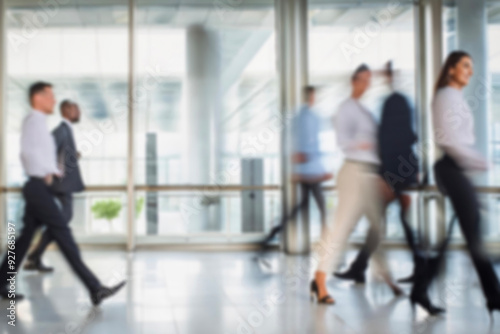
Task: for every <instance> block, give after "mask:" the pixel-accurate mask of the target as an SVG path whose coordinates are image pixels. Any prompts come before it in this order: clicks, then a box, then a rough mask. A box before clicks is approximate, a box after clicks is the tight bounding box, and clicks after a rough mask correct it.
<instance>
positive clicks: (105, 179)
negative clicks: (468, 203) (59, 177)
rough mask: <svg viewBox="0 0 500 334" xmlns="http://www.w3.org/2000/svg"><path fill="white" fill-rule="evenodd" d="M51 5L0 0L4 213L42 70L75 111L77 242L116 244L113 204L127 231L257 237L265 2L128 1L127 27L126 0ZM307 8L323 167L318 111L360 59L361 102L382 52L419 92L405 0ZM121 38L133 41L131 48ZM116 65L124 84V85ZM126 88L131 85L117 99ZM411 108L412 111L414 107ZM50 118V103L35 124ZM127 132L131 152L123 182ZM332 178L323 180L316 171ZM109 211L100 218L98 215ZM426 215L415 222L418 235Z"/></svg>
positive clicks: (411, 92)
mask: <svg viewBox="0 0 500 334" xmlns="http://www.w3.org/2000/svg"><path fill="white" fill-rule="evenodd" d="M55 3H57V4H58V6H52V7H50V6H48V5H43V4H42V3H40V2H38V1H35V0H19V1H14V0H9V1H7V6H6V26H7V31H6V35H7V47H6V68H5V75H6V86H7V91H6V105H5V109H4V110H3V118H4V121H5V125H4V129H5V133H4V134H3V136H4V137H5V138H6V145H5V147H4V157H5V159H4V161H3V162H2V163H3V164H4V165H5V171H6V172H5V174H6V184H5V186H7V187H10V189H11V190H13V191H11V192H9V193H8V195H7V196H6V198H5V203H6V205H7V208H6V209H7V210H6V214H7V215H8V218H9V219H15V220H17V221H20V220H21V215H22V210H23V202H22V200H21V197H20V194H19V192H18V191H19V187H20V186H21V185H22V184H23V182H24V180H25V176H24V175H23V171H22V168H21V165H20V161H19V135H20V127H21V122H22V119H23V118H24V117H25V115H26V114H27V113H28V112H29V105H28V101H27V96H26V90H27V87H28V86H29V84H30V83H32V82H34V81H36V80H45V81H49V82H52V83H53V84H54V90H55V93H56V97H57V99H58V102H61V101H62V100H64V99H71V100H73V101H75V102H76V103H78V104H79V105H80V109H81V111H82V119H81V121H80V123H79V124H77V125H76V126H75V136H76V141H77V146H78V149H79V150H80V152H81V154H82V158H81V160H80V165H81V169H82V173H83V177H84V180H85V183H86V185H87V186H88V189H87V191H86V192H83V193H81V194H78V195H77V197H76V201H75V220H74V222H73V223H72V224H73V227H74V231H75V233H76V234H77V236H78V237H79V238H80V239H81V240H83V239H85V240H99V239H100V240H103V241H106V240H108V241H109V240H111V241H113V240H114V241H117V242H125V240H126V238H125V237H126V235H127V233H128V229H127V222H128V221H129V219H128V218H129V217H127V208H128V205H133V206H134V208H135V212H136V215H135V217H133V219H135V223H136V224H135V233H136V235H137V236H139V238H138V241H139V243H141V242H144V243H147V242H151V241H157V242H191V241H203V242H219V241H221V242H243V241H256V240H259V239H260V238H262V235H263V234H264V233H265V232H266V231H268V230H269V229H270V227H271V226H272V225H273V224H275V223H276V222H277V221H278V219H279V217H280V214H281V202H280V201H281V196H280V182H281V175H280V172H281V171H280V166H279V159H280V147H281V143H280V133H279V130H276V126H273V125H274V123H275V122H276V121H277V120H280V119H281V117H280V115H279V112H280V97H282V96H283V94H284V92H282V91H280V89H279V87H278V75H277V70H276V68H277V64H279V62H281V61H283V59H278V58H277V53H276V47H277V44H278V43H277V41H278V39H279V38H280V36H279V35H278V34H276V26H278V27H280V26H283V25H280V24H277V22H276V18H277V17H279V16H276V11H275V1H273V0H255V1H233V0H227V1H226V0H221V1H206V0H193V1H184V0H181V1H170V0H135V8H134V9H133V10H134V17H135V22H133V26H134V30H133V36H130V34H129V29H130V27H131V26H132V25H130V23H131V22H129V14H130V13H129V12H128V8H129V1H128V0H104V1H97V0H89V1H84V2H83V1H76V0H75V1H74V0H67V1H55ZM445 3H446V6H445V7H444V8H443V48H444V54H447V53H448V52H449V51H451V50H453V49H455V48H457V47H458V37H459V36H457V11H456V7H455V6H454V5H453V2H449V1H445ZM360 4H361V5H360ZM308 5H309V12H308V13H307V18H308V32H307V33H308V43H309V44H308V47H307V52H308V73H309V82H310V84H312V85H316V86H319V87H320V91H319V96H318V101H317V108H316V110H317V113H318V114H320V116H321V117H323V118H324V122H323V124H324V125H323V128H322V129H321V133H320V138H321V140H320V142H321V147H322V151H323V152H324V163H325V165H326V167H327V168H328V169H330V170H332V171H334V173H336V172H337V171H338V168H339V167H340V164H341V161H342V158H343V157H342V155H341V153H340V151H339V150H338V148H337V145H336V142H335V133H334V131H333V129H332V124H331V118H332V117H333V116H334V115H335V112H336V110H337V107H338V105H339V104H340V103H341V102H342V101H343V100H344V99H345V98H347V97H348V96H349V93H350V86H349V78H350V75H351V73H352V71H353V70H354V69H355V68H356V67H357V66H358V65H359V64H361V63H365V64H367V65H368V66H369V67H370V68H371V69H372V70H373V73H374V77H373V81H372V87H371V89H370V90H369V92H368V93H367V94H366V96H365V97H364V98H363V101H362V103H364V104H365V105H366V106H367V108H368V109H369V110H370V111H371V112H372V113H373V115H374V116H375V118H376V119H378V117H379V114H380V111H381V110H380V109H381V104H382V102H383V101H384V99H385V97H386V96H387V95H388V94H389V93H390V91H391V89H392V88H391V87H390V85H389V84H388V82H387V80H386V79H385V78H384V77H383V76H382V75H381V70H382V69H383V67H384V65H385V64H386V62H387V61H389V60H391V61H392V62H393V68H394V69H395V77H396V82H395V85H394V87H396V89H397V90H399V91H401V92H403V93H404V94H405V95H406V96H407V98H408V100H409V102H410V104H411V105H412V106H415V105H418V103H417V102H416V101H415V99H416V96H418V94H417V93H416V90H417V83H418V82H419V78H418V76H417V74H416V73H418V69H417V68H416V65H415V64H416V63H417V59H416V56H415V55H416V54H417V49H418V46H417V44H418V43H417V41H416V38H417V36H418V34H417V31H418V30H419V29H420V28H419V27H418V24H417V23H418V22H417V21H416V20H415V18H416V17H417V15H416V14H418V13H417V6H416V5H415V4H414V3H413V2H411V1H402V2H401V1H400V2H387V1H377V0H370V1H368V0H366V1H363V2H362V3H358V2H356V3H352V4H351V3H350V2H348V1H325V0H310V1H308ZM499 12H500V11H499V7H498V5H496V4H492V3H489V5H488V10H487V32H488V37H487V38H488V41H487V43H488V54H487V57H486V58H487V63H488V73H490V74H489V75H488V78H487V82H488V85H489V87H490V89H489V91H490V93H491V94H489V95H488V115H489V117H490V120H491V122H490V123H489V126H490V128H489V129H488V131H487V132H488V134H489V137H488V150H489V153H490V155H491V157H492V161H493V169H492V170H491V172H490V174H489V178H488V181H489V183H488V186H496V185H498V183H499V181H500V179H499V177H500V176H499V175H500V170H499V168H500V158H499V157H498V156H499V155H500V154H498V152H497V151H498V148H500V144H498V143H499V142H500V135H499V134H500V130H499V129H500V126H499V124H500V119H497V118H498V117H497V116H498V115H497V114H498V113H497V112H496V110H497V109H498V108H497V107H496V106H497V104H498V105H499V106H500V79H499V80H497V79H498V78H500V75H498V78H497V74H498V73H497V72H499V73H500V67H499V68H497V67H498V64H499V59H497V58H498V57H497V56H498V51H499V50H497V46H496V43H495V41H496V39H497V38H498V37H500V29H498V28H499V27H500V25H499V23H500V19H499V17H500V16H499V15H498V13H499ZM280 19H283V18H280ZM420 30H422V29H420ZM497 35H498V36H497ZM130 38H132V39H133V41H134V47H133V50H132V58H131V59H129V51H130V50H129V40H130ZM131 64H132V65H133V68H134V73H133V74H134V75H133V77H134V81H133V82H129V74H130V73H129V65H131ZM497 81H498V82H497ZM497 86H498V87H497ZM129 87H132V88H133V96H131V97H130V99H129V96H128V88H129ZM129 102H130V103H132V108H133V111H134V113H133V119H132V120H133V128H134V131H133V133H129V131H128V126H129V124H128V121H127V120H128V106H129ZM419 112H420V110H415V119H418V118H419V117H418V114H419ZM60 121H61V118H60V116H59V111H58V110H56V112H55V115H54V116H53V117H51V118H50V124H49V127H50V128H51V129H52V128H54V127H56V126H57V125H58V124H59V122H60ZM415 127H416V128H418V127H419V124H418V122H415ZM129 136H131V137H129ZM129 138H130V139H132V141H133V152H134V155H133V157H132V158H133V164H134V175H133V178H131V179H129V177H128V174H127V158H128V141H129ZM497 160H498V161H497ZM128 184H133V185H134V189H135V194H134V196H133V197H130V198H133V199H132V200H131V199H130V198H129V197H128V196H127V187H126V186H127V185H128ZM334 185H335V179H333V180H332V181H330V182H329V183H328V184H327V186H332V187H334ZM330 189H334V188H330ZM421 194H422V192H418V191H415V192H411V193H410V195H411V197H412V212H411V215H410V216H411V217H410V220H411V222H412V224H413V225H414V226H415V227H416V226H417V225H418V223H419V222H420V221H421V220H422V217H426V216H429V215H430V216H432V219H431V220H432V221H434V220H435V219H434V218H435V217H434V216H435V215H434V214H433V212H434V211H436V210H435V208H434V206H435V205H434V204H433V206H432V207H433V209H427V211H428V212H427V211H426V212H425V213H423V214H422V213H421V212H419V208H421V207H422V206H420V204H421V203H420V204H419V202H421V199H422V197H421V196H422V195H421ZM427 195H430V193H425V196H427ZM425 196H424V197H425ZM326 197H327V202H328V203H327V205H328V210H329V211H332V210H335V207H336V193H335V190H331V191H328V192H327V193H326ZM431 197H432V196H431ZM482 201H483V202H485V203H486V205H485V207H487V208H488V210H487V212H488V214H486V213H485V217H486V219H487V221H488V227H487V229H486V234H487V235H488V236H489V237H491V240H497V239H498V238H499V237H498V234H499V233H500V232H499V230H498V228H497V227H496V225H495V224H494V222H495V221H496V220H497V217H498V212H500V211H499V210H498V208H499V206H498V196H497V195H496V194H494V193H492V194H488V195H484V196H482ZM312 203H313V202H312ZM413 204H414V205H413ZM110 208H113V210H111V211H113V212H114V213H113V215H104V214H103V212H104V211H109V210H108V209H110ZM398 211H399V206H398V205H391V206H390V207H389V210H388V214H387V221H388V225H387V235H388V237H389V238H392V239H394V240H401V239H402V236H403V234H402V229H401V227H400V224H399V213H398ZM446 214H447V215H448V216H449V215H450V214H451V211H450V210H449V209H447V210H446ZM430 216H429V217H430ZM310 221H311V229H310V230H311V233H312V236H313V238H317V237H318V236H319V233H320V228H319V227H320V223H319V212H318V210H317V208H316V207H315V205H314V204H312V210H311V220H310ZM432 224H434V223H432ZM435 227H436V226H431V227H430V230H431V232H432V231H434V230H436V228H435ZM365 229H366V224H360V225H359V227H358V228H357V229H356V231H355V233H354V235H353V238H354V239H360V238H364V236H365ZM459 235H460V234H459V232H458V229H457V233H456V236H457V237H458V236H459Z"/></svg>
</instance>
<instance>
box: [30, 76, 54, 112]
mask: <svg viewBox="0 0 500 334" xmlns="http://www.w3.org/2000/svg"><path fill="white" fill-rule="evenodd" d="M29 100H30V105H31V107H32V108H33V109H36V110H39V111H41V112H43V113H45V114H52V113H53V112H54V105H55V104H56V99H55V97H54V92H53V90H52V84H50V83H47V82H42V81H39V82H35V83H34V84H32V85H31V86H30V88H29Z"/></svg>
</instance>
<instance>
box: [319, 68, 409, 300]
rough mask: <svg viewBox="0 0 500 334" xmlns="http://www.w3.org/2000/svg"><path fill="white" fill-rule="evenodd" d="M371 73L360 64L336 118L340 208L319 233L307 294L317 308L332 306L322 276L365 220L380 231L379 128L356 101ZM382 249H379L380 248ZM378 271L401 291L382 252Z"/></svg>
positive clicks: (335, 264)
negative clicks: (314, 268) (340, 160)
mask: <svg viewBox="0 0 500 334" xmlns="http://www.w3.org/2000/svg"><path fill="white" fill-rule="evenodd" d="M370 79H371V72H370V70H369V69H368V67H367V66H366V65H361V66H360V67H358V69H357V70H356V71H355V72H354V74H353V75H352V77H351V84H352V94H351V97H350V98H348V99H347V100H346V101H344V102H343V103H342V104H341V106H340V108H339V111H338V112H337V115H336V117H335V122H334V125H335V131H336V134H337V144H338V145H339V146H340V148H341V149H342V151H343V152H344V155H345V161H344V164H343V165H342V168H341V169H340V171H339V174H338V180H337V189H338V206H337V209H336V211H335V219H334V223H333V228H331V229H330V230H329V231H327V232H326V233H323V235H322V239H321V242H320V246H321V247H322V249H318V254H319V256H320V261H319V266H318V269H317V271H316V273H315V277H314V280H313V281H312V282H311V294H313V296H315V297H316V298H317V300H318V303H323V304H333V303H334V299H333V298H332V297H331V296H330V295H329V294H328V290H327V288H326V274H327V273H331V272H332V270H333V269H334V268H336V266H337V265H338V263H339V261H340V257H341V256H342V252H343V250H344V248H345V246H346V244H347V241H348V238H349V235H350V234H351V232H352V230H353V229H354V227H355V226H356V224H357V223H358V221H359V220H360V218H361V217H362V216H363V215H366V217H367V218H368V220H369V221H370V225H371V227H372V228H373V230H378V231H381V229H380V227H381V226H380V225H381V220H382V214H383V209H382V207H383V198H382V194H381V192H380V183H381V182H383V180H382V179H381V178H380V176H379V175H378V174H377V171H378V169H379V165H380V160H379V157H378V154H377V146H378V145H377V124H376V123H375V120H374V119H373V117H372V115H371V114H370V112H369V111H368V110H366V109H365V107H363V105H362V104H361V103H360V102H359V99H360V98H361V96H362V95H363V94H364V93H365V91H366V90H367V89H368V87H369V85H370ZM379 248H380V247H379ZM373 259H374V261H375V264H376V271H377V272H378V273H379V274H380V275H381V276H382V277H383V278H384V280H385V281H386V282H387V283H388V284H389V286H390V287H391V288H392V290H393V292H394V293H395V294H396V295H400V294H401V293H402V292H401V290H400V289H399V288H398V287H397V286H396V285H395V284H393V283H392V279H391V277H390V275H389V272H388V270H387V264H386V262H385V258H384V256H383V255H382V254H381V251H380V250H377V251H376V252H375V254H374V257H373Z"/></svg>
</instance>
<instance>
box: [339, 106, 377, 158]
mask: <svg viewBox="0 0 500 334" xmlns="http://www.w3.org/2000/svg"><path fill="white" fill-rule="evenodd" d="M333 123H334V127H335V132H336V135H337V145H338V146H339V147H340V149H341V150H342V152H344V156H345V159H346V160H354V161H359V162H367V163H372V164H377V165H378V164H380V159H379V157H378V154H377V123H376V122H375V120H374V119H373V116H372V115H371V114H370V112H369V111H368V110H367V109H366V108H365V107H363V106H362V105H361V103H360V102H359V101H358V100H356V99H354V98H348V99H347V100H345V101H344V102H342V104H341V105H340V107H339V111H338V112H337V114H336V115H335V117H334V120H333ZM362 143H370V144H371V145H372V147H371V148H369V149H360V148H359V145H360V144H362Z"/></svg>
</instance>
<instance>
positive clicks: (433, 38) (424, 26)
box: [416, 0, 445, 244]
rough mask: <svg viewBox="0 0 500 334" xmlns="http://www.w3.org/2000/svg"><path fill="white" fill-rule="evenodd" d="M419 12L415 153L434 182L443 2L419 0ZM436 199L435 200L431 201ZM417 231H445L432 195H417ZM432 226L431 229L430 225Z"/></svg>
mask: <svg viewBox="0 0 500 334" xmlns="http://www.w3.org/2000/svg"><path fill="white" fill-rule="evenodd" d="M416 15H417V16H418V20H416V22H418V27H417V28H418V30H417V31H418V38H417V47H416V50H417V57H416V59H417V61H418V64H417V65H418V66H416V71H417V73H416V75H417V76H416V77H417V78H418V86H417V87H418V91H417V96H418V97H417V108H416V110H417V111H418V112H419V114H418V116H419V117H418V122H419V127H418V131H419V138H420V142H419V145H420V147H419V149H418V152H417V153H418V155H419V157H420V160H421V161H420V162H421V172H422V175H426V176H427V177H428V180H427V181H428V182H429V183H431V184H432V183H433V172H432V167H433V164H434V162H435V160H436V158H437V157H438V155H439V152H438V150H436V147H435V145H434V134H433V129H432V117H431V116H432V110H431V101H432V97H433V95H434V85H435V82H436V80H437V77H438V75H439V71H440V69H441V65H442V61H443V38H442V26H443V4H442V1H441V0H422V1H421V2H420V3H419V5H418V8H417V11H416ZM434 201H437V203H434ZM435 204H437V205H438V208H437V209H438V210H437V214H438V217H436V219H437V221H435V222H432V221H431V219H430V218H431V217H430V210H431V206H432V205H435ZM418 206H419V210H418V214H419V217H418V221H419V232H420V235H421V236H422V237H423V239H424V240H422V241H423V242H424V243H426V244H427V243H431V242H432V239H433V238H432V236H434V237H437V236H438V235H441V234H443V233H444V231H445V230H444V227H445V226H444V224H442V223H441V222H442V221H444V216H443V212H444V210H443V208H444V201H443V200H442V199H439V198H436V197H435V196H434V195H432V194H431V195H430V196H427V195H426V194H421V195H420V196H419V203H418ZM433 227H434V229H433Z"/></svg>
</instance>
